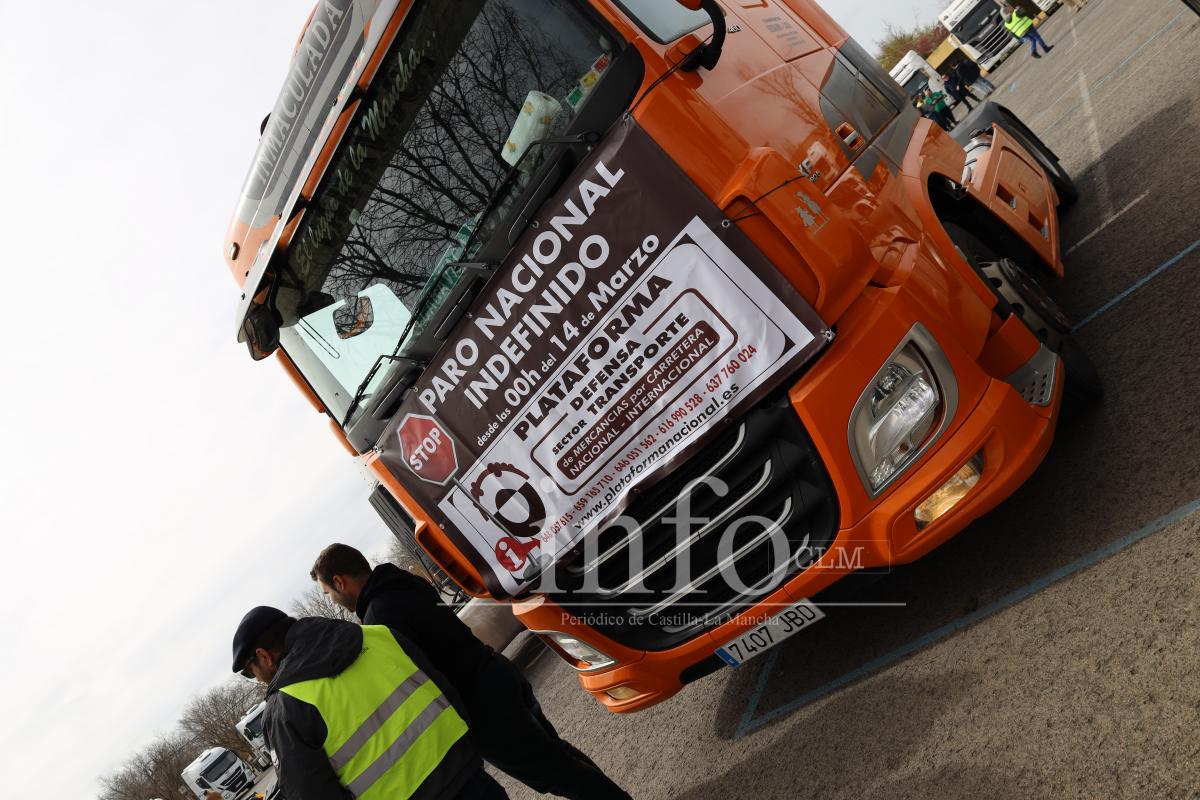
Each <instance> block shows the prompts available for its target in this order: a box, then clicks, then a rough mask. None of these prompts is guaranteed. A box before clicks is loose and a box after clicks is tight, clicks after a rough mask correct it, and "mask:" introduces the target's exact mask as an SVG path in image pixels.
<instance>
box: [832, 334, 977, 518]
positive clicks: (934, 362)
mask: <svg viewBox="0 0 1200 800" xmlns="http://www.w3.org/2000/svg"><path fill="white" fill-rule="evenodd" d="M910 342H911V343H913V344H915V345H916V346H917V350H918V351H920V353H921V356H922V357H923V358H924V359H925V363H926V364H928V365H929V368H930V369H931V370H932V371H933V377H934V379H935V380H936V381H937V389H938V392H939V393H940V394H941V398H942V421H941V422H940V423H938V427H937V429H936V430H934V432H933V433H932V434H930V435H929V436H928V437H927V438H926V439H925V443H924V444H922V445H921V446H920V447H919V448H917V450H916V451H915V452H914V453H913V454H912V455H911V456H910V457H909V459H908V463H906V464H904V466H902V467H901V468H900V469H898V470H896V471H895V472H894V473H893V474H892V476H891V477H890V478H888V479H887V480H886V481H884V482H883V484H882V485H881V486H880V487H879V488H878V489H872V488H871V479H870V477H869V476H868V475H867V471H866V470H865V469H864V468H863V465H862V460H861V459H860V458H859V455H858V450H857V449H856V448H855V446H854V420H855V419H857V418H858V415H859V413H861V412H865V410H866V407H867V406H868V405H869V404H870V402H871V394H872V392H873V391H874V389H875V383H876V381H878V380H879V378H880V376H881V375H883V372H884V370H886V369H887V368H888V365H889V364H891V363H892V361H894V360H895V359H896V356H898V355H899V354H900V351H901V350H903V349H904V348H905V347H906V346H907V345H908V344H909V343H910ZM957 411H958V383H957V382H956V381H955V380H954V368H953V367H951V366H950V359H948V358H946V354H945V352H944V351H943V350H942V348H941V346H940V345H938V343H937V340H936V339H934V338H933V334H932V333H930V332H929V329H927V328H926V327H925V326H924V325H922V324H921V323H919V322H917V323H914V324H913V326H912V328H910V329H909V331H908V333H906V334H905V335H904V338H903V339H901V340H900V344H898V345H896V348H895V349H894V350H892V352H891V355H889V356H888V357H887V358H885V359H884V361H883V364H881V365H880V367H879V369H878V370H876V372H875V374H874V375H873V376H871V379H870V380H869V381H867V385H866V387H865V388H864V389H863V391H862V394H861V395H859V398H858V401H857V402H856V403H855V404H854V408H853V410H851V412H850V419H849V420H848V421H847V423H846V446H847V448H848V449H849V450H850V458H851V460H853V461H854V468H855V469H856V470H857V471H858V477H859V480H861V481H862V485H863V488H864V489H865V490H866V492H867V495H868V496H869V497H870V498H871V499H872V500H874V499H875V498H876V497H879V496H880V495H882V494H883V493H884V492H886V491H887V489H888V487H889V486H891V485H892V483H893V482H895V480H896V479H897V478H899V477H900V476H901V475H903V474H904V473H905V472H907V471H908V470H909V469H910V468H911V467H912V466H913V464H916V463H917V462H918V461H920V460H921V457H922V456H923V455H925V453H926V452H928V450H929V448H930V446H932V445H933V443H934V442H936V441H937V440H938V439H940V438H941V436H942V434H943V433H945V432H946V429H947V428H949V427H950V423H951V422H953V421H954V414H955V412H957Z"/></svg>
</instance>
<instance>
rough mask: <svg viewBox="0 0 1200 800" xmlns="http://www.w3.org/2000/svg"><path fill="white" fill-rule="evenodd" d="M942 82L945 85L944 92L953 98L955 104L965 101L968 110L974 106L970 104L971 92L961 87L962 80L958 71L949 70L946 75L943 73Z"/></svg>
mask: <svg viewBox="0 0 1200 800" xmlns="http://www.w3.org/2000/svg"><path fill="white" fill-rule="evenodd" d="M942 83H943V84H944V85H945V87H946V94H948V95H950V96H951V97H953V98H954V105H955V106H958V104H959V103H966V104H967V111H968V112H970V111H971V109H973V108H974V106H973V105H971V93H970V92H968V91H967V90H966V89H965V88H964V87H963V85H962V82H961V80H960V78H959V77H958V73H956V72H951V73H949V74H948V75H943V76H942Z"/></svg>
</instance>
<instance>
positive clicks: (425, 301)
mask: <svg viewBox="0 0 1200 800" xmlns="http://www.w3.org/2000/svg"><path fill="white" fill-rule="evenodd" d="M599 139H600V134H599V133H597V132H595V131H588V132H586V133H580V134H576V135H574V136H550V137H547V138H545V139H538V140H536V141H533V142H530V143H529V146H528V147H526V148H525V152H524V153H521V157H520V158H518V159H517V161H516V163H515V164H513V165H512V166H511V167H509V168H508V172H506V173H505V174H504V177H503V178H502V179H501V180H500V183H498V184H497V185H496V188H495V189H494V190H492V193H491V195H490V196H489V197H488V201H487V203H485V204H484V206H483V211H482V212H481V213H480V215H479V223H478V224H477V225H476V226H475V228H474V229H473V230H472V231H471V235H470V236H468V237H467V241H466V243H465V244H464V245H463V248H462V251H461V252H462V255H463V257H464V258H469V257H470V253H471V247H472V245H474V244H475V240H476V239H477V238H479V234H480V232H481V231H482V230H483V229H484V227H485V223H486V222H487V221H488V217H490V216H491V214H492V212H494V211H495V210H496V206H497V205H498V204H499V203H500V198H501V197H503V195H504V192H505V191H507V189H508V187H509V184H511V183H512V181H513V178H515V177H516V176H517V175H518V174H519V173H520V171H521V167H522V165H523V164H524V163H525V159H526V158H528V157H529V154H530V153H532V152H533V150H534V148H536V147H542V146H544V145H548V144H593V143H595V142H596V141H599ZM461 266H463V265H462V263H461V262H455V261H452V262H447V263H445V264H442V266H441V267H439V268H438V270H437V272H435V273H434V274H433V275H432V276H431V278H430V280H429V281H428V282H427V283H426V284H425V289H424V291H422V292H421V296H420V298H418V300H417V305H416V307H415V308H414V309H413V313H412V316H411V317H410V318H409V320H408V324H407V325H405V326H404V330H403V331H401V333H400V337H399V338H398V339H397V340H396V347H395V349H393V350H392V353H391V355H388V354H386V353H380V355H379V357H378V358H376V359H375V363H374V364H372V365H371V369H370V370H368V371H367V376H366V377H365V378H363V380H362V383H360V384H359V385H358V388H357V389H355V390H354V397H353V398H351V400H350V405H349V406H347V408H346V414H345V416H343V417H342V429H343V430H345V429H346V426H347V425H349V424H350V418H351V417H352V416H354V412H355V411H357V410H358V407H359V406H360V405H362V401H363V398H364V396H365V395H366V393H367V387H368V386H370V385H371V381H372V380H374V379H375V375H376V373H378V372H379V367H380V366H381V365H382V364H383V362H384V361H392V362H395V361H400V360H401V357H400V350H401V348H403V347H404V343H405V342H406V341H407V340H408V335H409V334H410V333H412V330H413V328H414V327H415V326H416V324H417V322H418V321H419V320H420V319H421V318H422V316H424V314H425V311H426V310H427V308H428V306H429V302H430V300H431V299H432V298H433V297H434V296H435V295H436V294H438V292H437V287H438V286H439V285H440V284H441V280H442V276H443V275H444V274H445V273H446V270H447V269H450V268H452V267H461ZM471 266H472V267H474V270H472V271H475V272H478V271H481V267H483V268H489V269H495V266H496V265H494V264H493V265H479V264H472V265H471ZM464 274H465V273H464ZM457 282H458V279H457V278H456V279H455V283H457Z"/></svg>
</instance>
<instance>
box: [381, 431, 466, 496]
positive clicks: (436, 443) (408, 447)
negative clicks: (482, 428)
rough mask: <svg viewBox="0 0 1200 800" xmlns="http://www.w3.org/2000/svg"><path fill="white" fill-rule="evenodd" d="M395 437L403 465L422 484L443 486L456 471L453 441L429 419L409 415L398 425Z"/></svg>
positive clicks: (455, 454)
mask: <svg viewBox="0 0 1200 800" xmlns="http://www.w3.org/2000/svg"><path fill="white" fill-rule="evenodd" d="M396 436H397V437H398V438H399V439H400V454H401V455H402V456H403V457H404V463H405V464H407V465H408V468H409V469H411V470H412V471H413V474H414V475H416V476H417V477H418V478H420V479H421V480H423V481H428V482H430V483H436V484H437V485H438V486H445V485H446V483H447V481H449V480H450V479H451V478H452V477H454V473H456V472H458V454H457V453H455V452H454V440H453V439H451V438H450V434H449V433H447V432H446V429H445V428H443V427H442V426H441V425H440V424H439V423H438V421H437V420H435V419H434V418H433V417H426V416H424V415H422V414H409V415H408V416H406V417H405V418H404V420H403V421H402V422H401V423H400V428H399V430H397V431H396Z"/></svg>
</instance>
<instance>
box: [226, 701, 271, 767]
mask: <svg viewBox="0 0 1200 800" xmlns="http://www.w3.org/2000/svg"><path fill="white" fill-rule="evenodd" d="M266 707H267V704H266V701H263V702H261V703H259V704H258V705H256V706H254V708H251V709H250V710H249V711H247V712H246V716H244V717H242V718H241V719H240V720H238V721H237V723H236V724H235V725H234V726H233V727H234V728H236V729H237V732H238V735H240V736H241V737H242V738H243V739H245V740H246V742H247V743H248V744H249V745H250V747H251V748H253V751H254V764H255V766H257V767H258V768H259V769H266V768H267V767H269V766H271V761H272V759H271V753H270V751H269V750H267V740H266V737H265V736H263V727H262V718H263V711H264V710H265V709H266Z"/></svg>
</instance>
